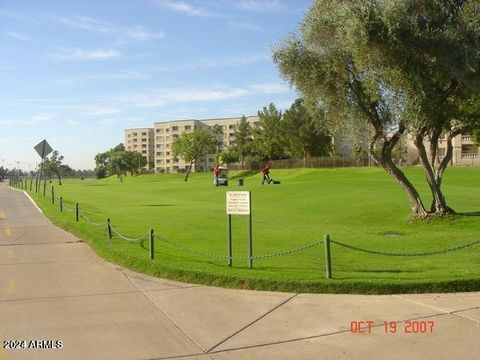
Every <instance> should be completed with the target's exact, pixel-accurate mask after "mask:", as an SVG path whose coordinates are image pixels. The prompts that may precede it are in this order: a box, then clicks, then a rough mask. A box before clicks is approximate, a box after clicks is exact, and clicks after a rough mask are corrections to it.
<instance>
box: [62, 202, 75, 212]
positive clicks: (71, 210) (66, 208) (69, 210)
mask: <svg viewBox="0 0 480 360" xmlns="http://www.w3.org/2000/svg"><path fill="white" fill-rule="evenodd" d="M62 206H63V211H64V212H69V213H73V212H74V211H75V208H73V209H68V207H67V206H65V203H63V205H62Z"/></svg>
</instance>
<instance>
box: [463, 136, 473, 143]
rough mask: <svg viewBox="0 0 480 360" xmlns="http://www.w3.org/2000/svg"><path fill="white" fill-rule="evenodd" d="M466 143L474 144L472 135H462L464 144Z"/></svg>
mask: <svg viewBox="0 0 480 360" xmlns="http://www.w3.org/2000/svg"><path fill="white" fill-rule="evenodd" d="M465 142H468V143H469V142H472V138H471V137H470V135H462V143H465Z"/></svg>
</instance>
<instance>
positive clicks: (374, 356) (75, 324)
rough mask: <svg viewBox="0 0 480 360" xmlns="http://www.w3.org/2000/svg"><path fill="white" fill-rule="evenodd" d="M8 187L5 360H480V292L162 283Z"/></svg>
mask: <svg viewBox="0 0 480 360" xmlns="http://www.w3.org/2000/svg"><path fill="white" fill-rule="evenodd" d="M5 185H6V184H2V183H0V341H1V345H2V347H1V348H0V360H4V359H35V360H37V359H49V360H50V359H82V360H83V359H172V358H175V359H215V360H224V359H248V360H252V359H262V360H264V359H275V360H277V359H289V360H290V359H302V360H304V359H312V360H313V359H315V360H317V359H338V360H347V359H348V360H352V359H368V360H378V359H429V360H430V359H434V360H439V359H454V358H458V359H472V360H473V359H479V358H480V341H479V339H480V324H479V322H480V293H479V292H476V293H458V294H418V295H388V296H355V295H323V294H293V293H275V292H258V291H245V290H229V289H220V288H214V287H206V286H199V285H191V284H183V283H176V282H172V281H168V280H163V279H158V278H152V277H149V276H146V275H142V274H138V273H134V272H131V271H128V270H126V269H123V268H120V267H118V266H116V265H113V264H110V263H107V262H105V261H104V260H102V259H100V258H99V257H97V256H96V254H95V253H94V252H93V251H92V250H91V249H90V248H89V246H88V245H86V244H85V243H82V242H81V241H80V240H79V239H78V238H76V237H75V236H73V235H71V234H70V233H68V232H65V231H63V230H61V229H59V228H57V227H56V226H54V225H52V224H51V223H50V222H49V221H48V220H47V219H46V218H45V216H44V215H43V214H42V213H41V212H40V211H39V210H38V209H37V208H36V207H35V206H34V204H33V203H32V202H31V201H30V200H29V198H28V197H27V196H26V195H25V194H24V193H23V192H21V191H18V190H13V189H9V188H7V187H6V186H5ZM385 322H387V323H386V324H385Z"/></svg>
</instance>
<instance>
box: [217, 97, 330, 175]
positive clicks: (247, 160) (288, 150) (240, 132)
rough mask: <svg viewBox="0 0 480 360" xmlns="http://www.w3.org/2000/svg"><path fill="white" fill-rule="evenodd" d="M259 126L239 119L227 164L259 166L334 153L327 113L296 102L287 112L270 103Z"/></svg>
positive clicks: (320, 108) (321, 109) (314, 106)
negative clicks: (326, 125) (267, 162)
mask: <svg viewBox="0 0 480 360" xmlns="http://www.w3.org/2000/svg"><path fill="white" fill-rule="evenodd" d="M258 118H259V124H258V126H255V127H252V126H251V125H250V124H249V123H248V122H247V119H246V118H245V116H243V117H242V119H241V120H240V122H239V124H238V126H237V128H236V130H235V134H234V136H233V142H232V145H231V146H230V147H229V148H228V149H226V151H225V152H224V153H223V154H222V158H223V160H224V161H225V162H239V163H240V164H241V165H242V166H243V165H244V164H246V165H247V166H249V167H252V168H255V167H258V166H259V164H260V163H261V162H264V161H267V160H280V159H290V158H304V159H306V158H309V157H317V156H328V155H331V154H332V151H333V147H332V138H331V136H330V135H329V133H328V132H327V131H326V129H325V127H324V110H323V108H322V107H321V106H319V105H318V104H317V105H315V104H308V105H307V104H306V103H305V101H304V100H303V99H297V100H295V102H294V103H293V104H292V106H291V107H290V108H289V109H288V110H286V111H285V112H284V113H282V111H280V110H278V109H277V107H276V106H275V105H274V104H273V103H270V104H269V105H268V106H264V107H263V109H262V110H261V111H259V112H258Z"/></svg>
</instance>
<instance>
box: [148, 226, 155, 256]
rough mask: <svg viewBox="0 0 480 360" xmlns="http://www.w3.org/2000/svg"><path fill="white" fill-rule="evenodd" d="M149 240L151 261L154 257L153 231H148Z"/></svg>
mask: <svg viewBox="0 0 480 360" xmlns="http://www.w3.org/2000/svg"><path fill="white" fill-rule="evenodd" d="M149 239H150V260H153V258H154V257H155V255H154V252H155V244H154V243H155V242H154V240H155V233H154V232H153V229H150V232H149Z"/></svg>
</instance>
